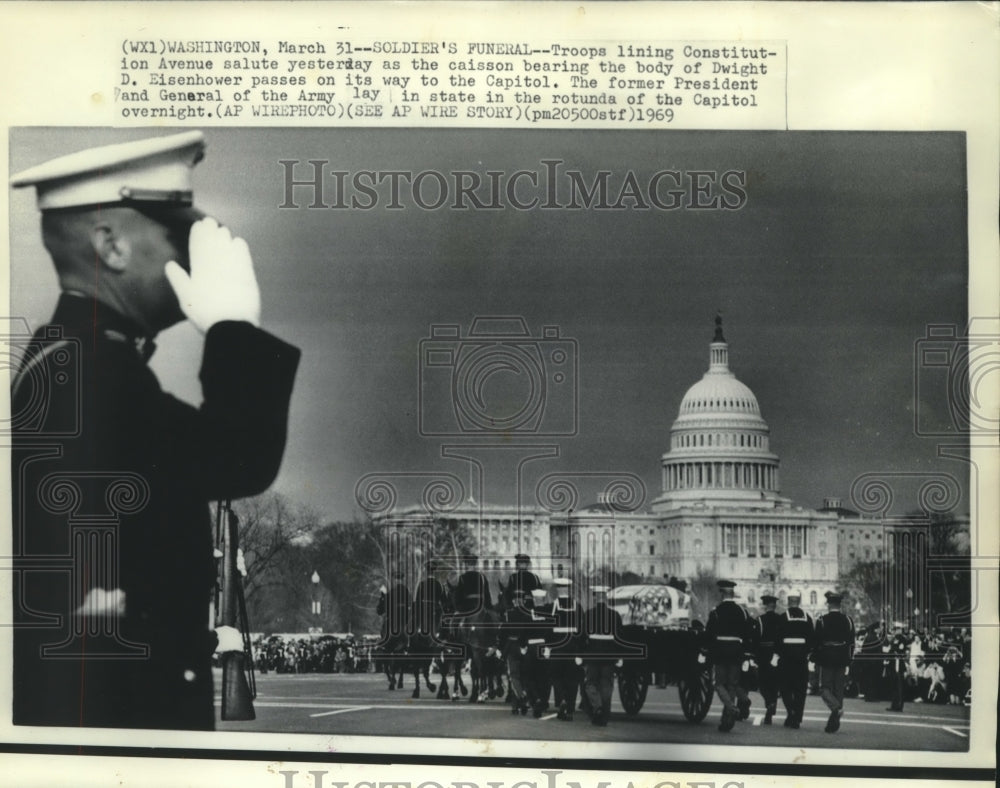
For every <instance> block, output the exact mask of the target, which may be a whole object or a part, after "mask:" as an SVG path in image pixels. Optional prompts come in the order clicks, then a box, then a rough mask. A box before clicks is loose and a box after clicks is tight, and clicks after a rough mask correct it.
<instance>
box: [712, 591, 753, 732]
mask: <svg viewBox="0 0 1000 788" xmlns="http://www.w3.org/2000/svg"><path fill="white" fill-rule="evenodd" d="M717 585H718V587H719V593H720V595H721V596H722V601H721V602H720V603H719V604H718V605H717V606H716V607H715V609H714V610H712V612H711V613H709V614H708V624H707V626H706V628H705V633H706V637H707V639H708V643H709V649H710V656H711V659H712V664H713V665H714V666H715V689H716V692H717V693H718V695H719V700H721V701H722V718H721V719H720V721H719V730H720V731H722V732H723V733H725V732H727V731H731V730H732V729H733V726H734V725H735V724H736V721H737V720H740V719H746V718H747V717H748V716H749V714H750V699H749V698H748V697H747V694H746V690H744V689H743V687H742V685H741V683H740V679H741V673H742V667H743V660H744V653H745V651H746V650H747V648H749V646H750V641H751V639H752V622H751V620H750V616H749V615H747V612H746V611H745V610H744V609H743V608H742V607H740V605H738V604H737V603H736V601H735V599H734V597H735V595H736V592H735V590H734V589H735V588H736V583H734V582H733V581H732V580H720V581H718V583H717Z"/></svg>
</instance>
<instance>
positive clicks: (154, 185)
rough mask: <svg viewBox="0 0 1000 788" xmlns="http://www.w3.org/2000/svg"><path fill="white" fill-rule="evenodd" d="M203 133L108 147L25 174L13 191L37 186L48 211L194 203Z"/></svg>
mask: <svg viewBox="0 0 1000 788" xmlns="http://www.w3.org/2000/svg"><path fill="white" fill-rule="evenodd" d="M204 150H205V139H204V135H203V134H202V133H201V132H200V131H185V132H182V133H180V134H171V135H169V136H166V137H153V138H151V139H144V140H136V141H134V142H123V143H119V144H116V145H105V146H102V147H100V148H89V149H87V150H82V151H78V152H77V153H71V154H69V155H67V156H60V157H59V158H57V159H52V160H50V161H47V162H45V163H44V164H39V165H38V166H36V167H32V168H30V169H27V170H24V171H23V172H20V173H18V174H17V175H15V176H14V177H13V178H11V181H10V183H11V186H14V187H23V186H34V187H35V189H36V190H37V193H38V207H39V209H40V210H43V211H47V210H53V209H57V208H79V207H83V206H85V205H107V204H110V203H120V202H126V203H127V202H168V203H179V204H182V205H190V204H191V203H192V201H193V197H192V188H191V171H192V169H193V168H194V166H195V165H196V164H197V163H198V162H199V161H201V159H202V157H203V156H204Z"/></svg>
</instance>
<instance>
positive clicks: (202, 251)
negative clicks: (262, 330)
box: [164, 216, 260, 334]
mask: <svg viewBox="0 0 1000 788" xmlns="http://www.w3.org/2000/svg"><path fill="white" fill-rule="evenodd" d="M188 255H189V257H190V267H191V273H190V274H188V273H187V272H186V271H185V270H184V269H183V268H181V267H180V266H179V265H178V264H177V263H176V262H174V261H173V260H171V261H170V262H169V263H167V265H166V267H165V269H164V272H165V273H166V276H167V280H168V281H169V282H170V286H171V287H173V289H174V293H175V294H176V295H177V300H178V302H179V303H180V305H181V309H182V310H183V312H184V315H185V316H186V317H187V319H188V320H190V321H191V322H192V323H193V324H194V326H195V328H197V329H198V330H199V331H200V332H201V333H203V334H204V333H206V332H207V331H208V329H210V328H211V327H212V326H214V325H215V324H216V323H218V322H220V321H223V320H243V321H246V322H248V323H252V324H253V325H255V326H259V325H260V290H259V289H258V287H257V277H256V276H254V272H253V260H252V259H251V258H250V249H249V248H248V247H247V242H246V241H244V240H243V239H242V238H233V237H232V235H231V234H230V232H229V230H228V229H227V228H225V227H220V226H219V224H218V222H216V221H215V219H213V218H211V217H210V216H206V217H205V218H204V219H201V220H199V221H197V222H195V224H194V226H193V227H192V228H191V234H190V236H189V238H188Z"/></svg>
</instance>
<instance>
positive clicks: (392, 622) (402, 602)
mask: <svg viewBox="0 0 1000 788" xmlns="http://www.w3.org/2000/svg"><path fill="white" fill-rule="evenodd" d="M375 612H376V613H378V614H379V615H380V616H385V622H384V623H385V630H386V633H387V634H389V635H399V634H402V633H403V632H404V630H405V629H406V623H407V621H408V620H409V618H410V590H409V589H408V588H407V587H406V586H405V585H403V584H402V583H396V584H394V585H391V586H389V590H388V591H387V592H386V593H384V594H381V595H380V596H379V599H378V606H377V607H376V609H375Z"/></svg>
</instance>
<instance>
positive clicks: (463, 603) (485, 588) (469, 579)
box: [455, 553, 493, 616]
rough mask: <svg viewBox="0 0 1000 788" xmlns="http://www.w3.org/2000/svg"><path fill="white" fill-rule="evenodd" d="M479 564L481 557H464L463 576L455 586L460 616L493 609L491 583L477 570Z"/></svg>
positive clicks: (471, 555) (457, 610) (456, 608)
mask: <svg viewBox="0 0 1000 788" xmlns="http://www.w3.org/2000/svg"><path fill="white" fill-rule="evenodd" d="M478 563H479V557H478V556H476V555H473V554H471V553H469V554H466V555H464V556H463V557H462V574H461V575H459V578H458V583H457V584H456V585H455V613H456V614H458V615H460V616H469V615H472V614H473V613H477V612H479V611H480V610H492V609H493V596H492V594H491V593H490V583H489V581H488V580H487V579H486V575H484V574H483V573H482V572H480V571H479V570H478V569H477V568H476V567H477V565H478Z"/></svg>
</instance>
